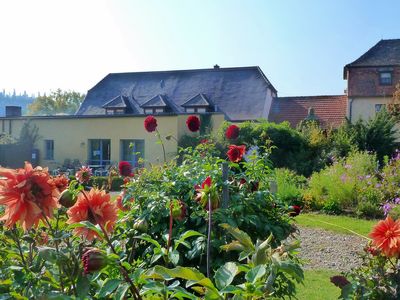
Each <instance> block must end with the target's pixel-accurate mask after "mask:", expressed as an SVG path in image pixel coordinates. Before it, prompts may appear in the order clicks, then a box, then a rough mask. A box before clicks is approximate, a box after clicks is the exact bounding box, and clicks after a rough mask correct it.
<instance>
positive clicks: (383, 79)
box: [379, 72, 392, 85]
mask: <svg viewBox="0 0 400 300" xmlns="http://www.w3.org/2000/svg"><path fill="white" fill-rule="evenodd" d="M379 83H380V85H392V73H391V72H380V73H379Z"/></svg>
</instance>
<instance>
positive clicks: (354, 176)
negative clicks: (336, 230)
mask: <svg viewBox="0 0 400 300" xmlns="http://www.w3.org/2000/svg"><path fill="white" fill-rule="evenodd" d="M375 169H376V158H375V155H373V154H368V153H366V152H354V153H352V154H351V155H350V156H349V157H348V158H347V159H342V160H339V161H337V162H335V163H334V164H333V165H332V166H329V167H327V168H325V169H324V170H322V171H320V172H318V173H314V174H313V175H312V176H311V178H310V181H309V188H308V189H307V190H306V191H305V192H304V198H305V199H307V203H308V205H309V206H310V207H311V208H316V209H321V208H325V210H328V211H329V210H333V211H335V212H338V211H340V210H348V209H350V210H355V208H356V207H357V205H358V204H359V203H361V202H369V203H375V205H379V204H380V202H381V201H382V194H381V193H380V192H376V191H375V190H374V187H376V186H377V184H378V180H377V178H376V177H375V176H374V174H375Z"/></svg>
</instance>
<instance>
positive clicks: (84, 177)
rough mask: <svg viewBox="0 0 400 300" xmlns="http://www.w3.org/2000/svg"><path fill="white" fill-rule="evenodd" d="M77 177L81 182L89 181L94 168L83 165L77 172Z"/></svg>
mask: <svg viewBox="0 0 400 300" xmlns="http://www.w3.org/2000/svg"><path fill="white" fill-rule="evenodd" d="M75 177H76V179H77V180H78V181H79V182H80V183H88V182H89V180H90V177H92V169H91V168H89V167H87V166H82V168H80V169H79V171H78V172H76V174H75Z"/></svg>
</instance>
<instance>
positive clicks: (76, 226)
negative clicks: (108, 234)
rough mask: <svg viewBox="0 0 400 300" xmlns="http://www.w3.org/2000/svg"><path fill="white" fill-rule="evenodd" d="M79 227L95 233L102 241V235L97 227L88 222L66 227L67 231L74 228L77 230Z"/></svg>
mask: <svg viewBox="0 0 400 300" xmlns="http://www.w3.org/2000/svg"><path fill="white" fill-rule="evenodd" d="M79 227H85V228H87V229H90V230H93V231H94V232H96V233H97V235H98V236H99V237H100V238H102V239H104V234H103V232H102V231H101V229H100V227H99V225H94V224H92V223H90V222H89V221H82V222H79V223H74V224H71V225H69V226H68V228H69V229H74V228H79Z"/></svg>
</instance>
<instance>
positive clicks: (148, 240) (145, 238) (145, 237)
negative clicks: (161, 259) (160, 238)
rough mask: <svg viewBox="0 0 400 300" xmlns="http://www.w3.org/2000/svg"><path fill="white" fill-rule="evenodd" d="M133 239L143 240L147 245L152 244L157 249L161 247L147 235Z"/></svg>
mask: <svg viewBox="0 0 400 300" xmlns="http://www.w3.org/2000/svg"><path fill="white" fill-rule="evenodd" d="M134 238H135V239H139V240H143V241H146V242H149V243H152V244H153V245H154V246H156V247H157V248H159V249H161V245H160V243H159V242H157V241H156V240H154V239H152V238H151V237H150V236H149V235H148V234H142V235H139V236H135V237H134Z"/></svg>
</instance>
